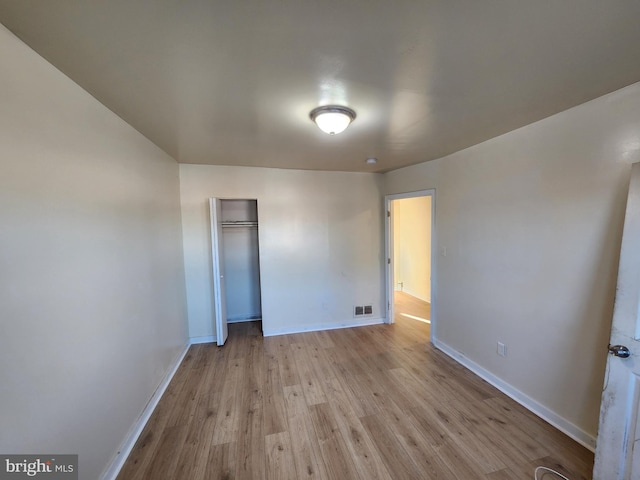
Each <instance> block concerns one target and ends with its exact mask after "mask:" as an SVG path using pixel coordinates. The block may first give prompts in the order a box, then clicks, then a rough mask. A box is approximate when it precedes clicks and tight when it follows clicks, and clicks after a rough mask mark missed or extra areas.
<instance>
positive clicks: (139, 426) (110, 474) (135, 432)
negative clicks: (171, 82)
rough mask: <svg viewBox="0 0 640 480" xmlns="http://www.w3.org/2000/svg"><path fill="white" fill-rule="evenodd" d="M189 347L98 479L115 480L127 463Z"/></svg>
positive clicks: (180, 355)
mask: <svg viewBox="0 0 640 480" xmlns="http://www.w3.org/2000/svg"><path fill="white" fill-rule="evenodd" d="M190 346H191V344H190V343H187V344H186V345H185V346H184V348H183V349H182V352H180V353H179V354H178V356H177V357H176V359H175V361H174V362H173V365H172V366H171V367H170V368H169V371H168V372H167V374H166V375H165V377H164V378H163V379H162V382H160V385H158V388H156V391H155V392H154V393H153V395H152V397H151V399H149V401H148V402H147V405H146V406H145V407H144V410H143V411H142V413H141V414H140V416H139V417H138V419H137V420H136V422H135V423H134V424H133V426H132V427H131V429H130V430H129V433H128V434H127V436H126V437H125V440H124V442H122V444H121V445H120V448H119V449H118V451H117V452H116V455H115V457H114V458H113V459H112V460H111V463H110V465H109V466H108V468H107V469H106V470H105V471H104V473H103V475H102V476H101V477H100V478H101V479H102V480H115V479H116V477H117V476H118V474H119V473H120V470H121V469H122V466H123V465H124V462H126V461H127V458H128V457H129V454H130V453H131V450H132V449H133V447H134V445H135V444H136V442H137V441H138V437H140V434H141V433H142V430H144V427H145V426H146V425H147V422H148V421H149V418H151V414H152V413H153V411H154V410H155V408H156V406H157V405H158V402H159V401H160V399H161V398H162V395H164V392H165V390H166V389H167V387H168V386H169V383H170V382H171V379H172V378H173V376H174V375H175V373H176V371H177V370H178V367H179V366H180V364H182V360H184V357H185V355H186V354H187V352H188V351H189V347H190Z"/></svg>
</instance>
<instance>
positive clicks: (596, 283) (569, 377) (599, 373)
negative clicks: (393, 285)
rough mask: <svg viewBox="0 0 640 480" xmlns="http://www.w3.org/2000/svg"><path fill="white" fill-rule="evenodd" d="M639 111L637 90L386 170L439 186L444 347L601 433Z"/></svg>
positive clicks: (638, 154)
mask: <svg viewBox="0 0 640 480" xmlns="http://www.w3.org/2000/svg"><path fill="white" fill-rule="evenodd" d="M638 112H640V84H635V85H632V86H630V87H628V88H626V89H623V90H620V91H618V92H615V93H613V94H611V95H608V96H605V97H602V98H599V99H596V100H594V101H591V102H589V103H586V104H583V105H581V106H578V107H576V108H573V109H571V110H568V111H566V112H563V113H560V114H558V115H555V116H553V117H550V118H548V119H545V120H542V121H540V122H537V123H535V124H532V125H529V126H527V127H524V128H521V129H519V130H516V131H514V132H511V133H508V134H506V135H503V136H501V137H498V138H495V139H493V140H490V141H488V142H485V143H482V144H480V145H477V146H475V147H472V148H469V149H467V150H464V151H461V152H458V153H456V154H453V155H450V156H448V157H445V158H442V159H439V160H436V161H432V162H427V163H423V164H420V165H417V166H413V167H408V168H404V169H401V170H397V171H394V172H391V173H389V174H387V175H386V176H385V189H386V193H389V194H391V193H399V192H405V191H413V190H422V189H428V188H435V189H436V200H435V201H436V225H437V227H436V235H437V238H436V241H437V248H438V251H439V250H440V249H441V248H442V247H446V249H447V256H446V257H443V256H438V265H437V279H436V282H437V292H438V294H437V295H438V297H437V304H438V318H437V321H438V340H439V341H441V342H443V343H444V344H445V345H447V346H449V347H451V348H453V349H454V350H456V351H458V352H460V353H462V354H463V355H464V356H466V357H467V358H469V359H471V360H472V361H474V362H476V363H477V364H478V365H480V366H481V367H482V368H484V369H486V370H487V371H489V372H491V373H492V374H494V375H495V376H497V377H498V378H500V379H502V380H503V381H505V382H507V383H508V384H510V385H512V386H513V387H514V388H516V389H518V390H520V391H521V392H522V393H524V394H526V395H527V396H529V397H530V398H532V399H534V400H535V401H536V402H539V404H541V405H543V406H544V407H546V408H548V409H549V410H550V411H552V412H554V413H556V414H557V415H559V416H560V417H562V418H564V419H566V420H568V421H569V422H570V423H573V424H574V425H575V426H576V427H578V429H582V430H583V432H584V433H586V434H587V435H591V436H595V435H596V430H597V422H598V411H599V402H600V392H601V388H602V384H603V375H604V367H605V357H606V347H607V342H608V337H609V330H610V326H611V316H612V309H613V301H614V296H615V286H616V275H617V267H618V253H619V248H620V240H621V234H622V225H623V220H624V207H625V202H626V193H627V190H628V182H629V173H630V164H631V163H632V162H637V161H640V115H639V114H638ZM498 340H499V341H502V342H504V343H506V344H507V347H508V357H507V358H502V357H499V356H497V355H496V342H497V341H498Z"/></svg>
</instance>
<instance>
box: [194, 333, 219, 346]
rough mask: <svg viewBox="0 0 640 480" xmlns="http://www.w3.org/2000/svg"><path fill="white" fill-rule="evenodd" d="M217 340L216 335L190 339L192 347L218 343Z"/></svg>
mask: <svg viewBox="0 0 640 480" xmlns="http://www.w3.org/2000/svg"><path fill="white" fill-rule="evenodd" d="M216 341H217V338H216V336H215V335H207V336H206V337H191V338H190V339H189V344H190V345H197V344H198V343H216Z"/></svg>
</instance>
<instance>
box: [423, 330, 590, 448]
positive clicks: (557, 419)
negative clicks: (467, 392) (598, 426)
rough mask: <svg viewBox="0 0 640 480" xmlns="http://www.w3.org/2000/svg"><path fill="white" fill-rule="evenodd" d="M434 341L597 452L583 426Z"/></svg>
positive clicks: (509, 395) (494, 384) (435, 344)
mask: <svg viewBox="0 0 640 480" xmlns="http://www.w3.org/2000/svg"><path fill="white" fill-rule="evenodd" d="M432 341H433V344H434V346H435V347H436V348H437V349H438V350H440V351H442V352H443V353H445V354H447V355H448V356H450V357H451V358H453V359H454V360H455V361H456V362H458V363H460V364H461V365H464V366H465V367H467V368H468V369H469V370H471V371H472V372H473V373H475V374H476V375H478V376H479V377H480V378H482V379H484V380H486V381H487V382H489V383H490V384H491V385H493V386H494V387H496V388H497V389H498V390H500V391H501V392H502V393H504V394H505V395H507V396H508V397H511V398H512V399H513V400H515V401H516V402H518V403H519V404H520V405H522V406H523V407H525V408H526V409H527V410H529V411H530V412H532V413H534V414H536V415H537V416H538V417H540V418H542V419H543V420H544V421H546V422H548V423H550V424H551V425H553V426H554V427H555V428H557V429H558V430H560V431H561V432H563V433H564V434H566V435H568V436H569V437H571V438H573V439H574V440H575V441H576V442H578V443H579V444H580V445H582V446H583V447H585V448H587V449H589V450H591V451H592V452H595V449H596V439H595V437H594V436H593V435H590V434H588V433H587V432H585V431H584V430H582V429H581V428H579V427H577V426H576V425H574V424H573V423H571V422H569V421H568V420H567V419H565V418H563V417H561V416H560V415H558V414H557V413H555V412H553V411H552V410H550V409H548V408H547V407H545V406H544V405H542V404H540V403H538V402H536V401H535V400H534V399H532V398H531V397H529V396H528V395H525V394H524V393H522V392H521V391H520V390H517V389H516V388H514V387H512V386H511V385H509V384H508V383H506V382H505V381H504V380H501V379H500V378H498V377H496V376H495V375H494V374H493V373H491V372H489V371H488V370H485V369H484V368H482V367H481V366H480V365H478V364H477V363H476V362H474V361H473V360H470V359H469V358H467V357H465V356H464V355H463V354H462V353H460V352H458V351H457V350H455V349H454V348H451V347H450V346H448V345H446V344H445V343H442V342H440V341H439V340H437V339H433V340H432Z"/></svg>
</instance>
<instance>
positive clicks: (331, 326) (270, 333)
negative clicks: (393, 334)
mask: <svg viewBox="0 0 640 480" xmlns="http://www.w3.org/2000/svg"><path fill="white" fill-rule="evenodd" d="M383 323H385V319H384V318H367V319H364V320H360V321H356V320H350V321H345V322H339V323H318V324H315V325H300V326H298V327H291V328H281V329H274V330H271V329H264V330H263V336H265V337H274V336H276V335H289V334H291V333H305V332H319V331H322V330H337V329H340V328H352V327H365V326H368V325H381V324H383ZM263 328H264V325H263Z"/></svg>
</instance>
